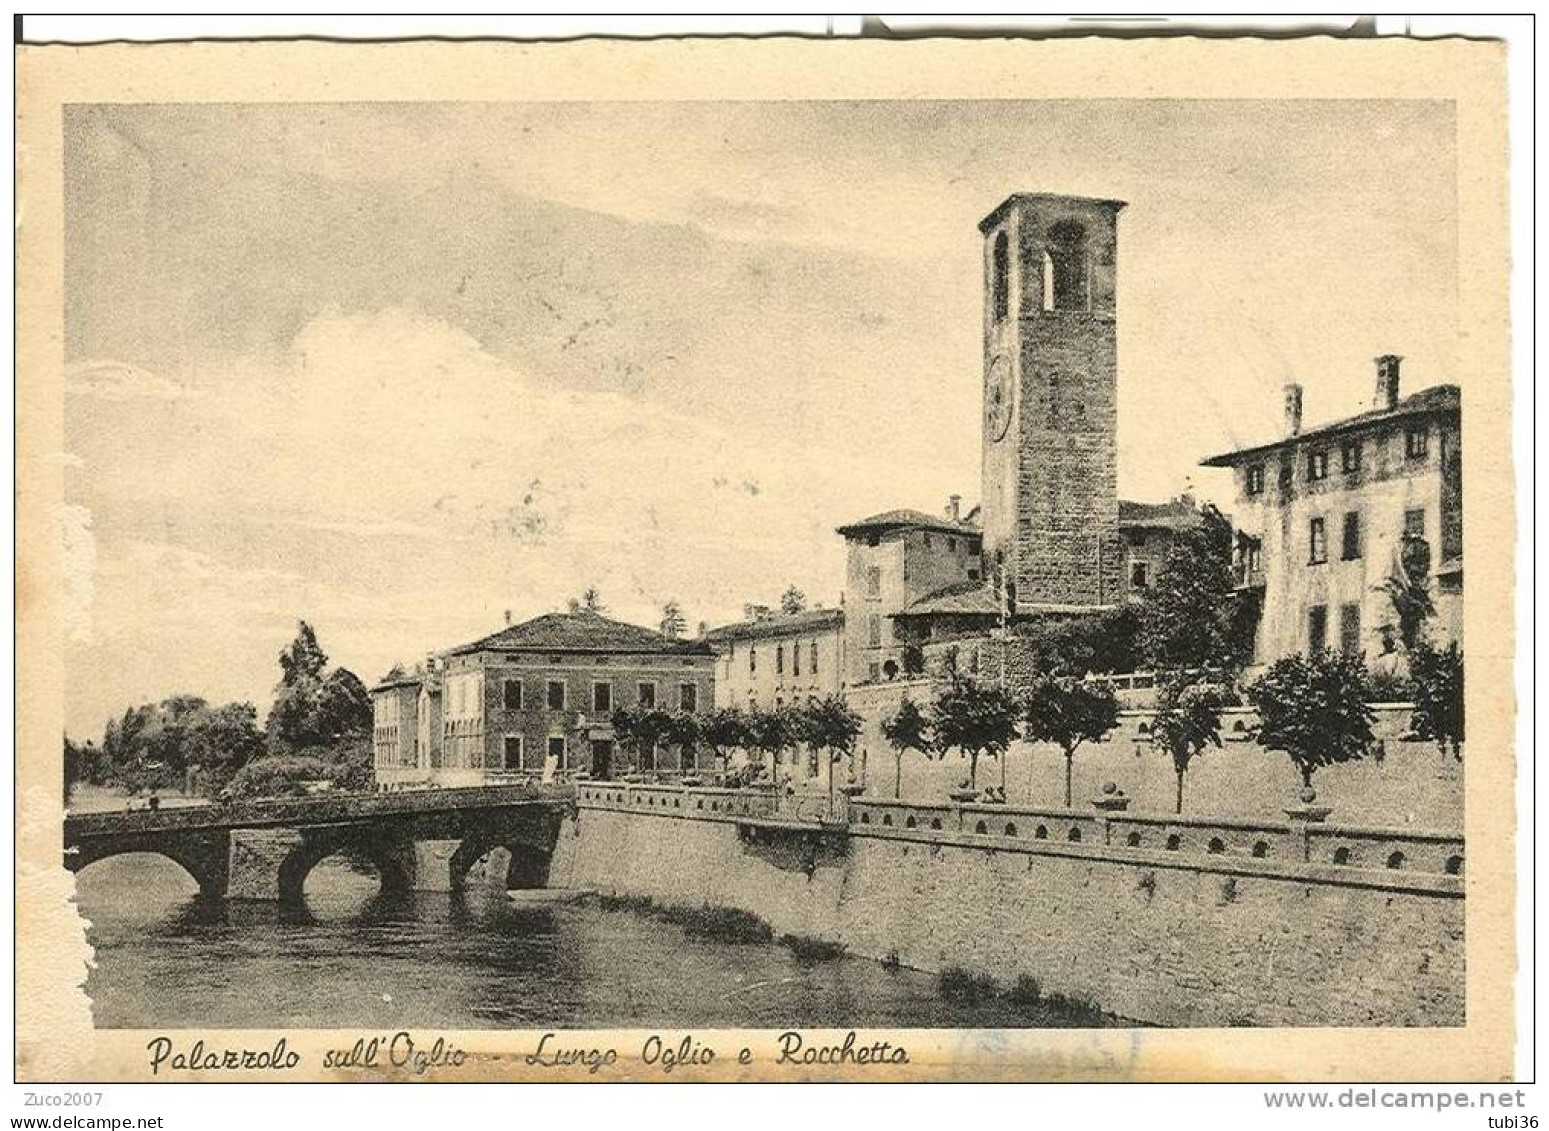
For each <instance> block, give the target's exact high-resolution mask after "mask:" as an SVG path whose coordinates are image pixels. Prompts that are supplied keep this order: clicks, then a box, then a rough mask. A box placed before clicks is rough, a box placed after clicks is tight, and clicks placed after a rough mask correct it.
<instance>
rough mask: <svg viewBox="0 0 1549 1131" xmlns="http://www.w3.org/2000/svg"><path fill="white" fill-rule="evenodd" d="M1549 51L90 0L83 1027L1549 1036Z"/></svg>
mask: <svg viewBox="0 0 1549 1131" xmlns="http://www.w3.org/2000/svg"><path fill="white" fill-rule="evenodd" d="M1503 73H1504V50H1503V48H1502V47H1501V46H1500V45H1498V44H1493V43H1487V42H1477V41H1462V40H1457V41H1434V42H1412V41H1386V40H1359V41H1335V40H1324V39H1318V40H1303V41H1258V40H1248V39H1243V40H1215V41H1195V40H1185V39H1178V40H1166V41H1143V40H1123V41H1103V40H1079V41H1077V40H1057V41H1050V42H1018V41H976V42H957V41H945V40H943V41H921V42H909V43H871V42H809V41H799V40H768V41H759V42H729V41H725V42H722V41H675V42H665V41H663V42H650V43H614V42H575V43H564V44H541V45H539V44H533V45H519V44H491V43H458V44H453V43H415V44H409V43H399V44H376V45H353V46H350V45H343V44H330V43H300V42H298V43H262V44H260V43H249V44H240V43H224V44H213V43H211V44H175V45H171V44H169V45H158V46H101V47H88V48H68V47H23V48H21V49H20V50H19V57H18V142H17V144H18V150H17V162H18V198H19V204H18V215H17V232H18V242H19V252H18V369H17V415H18V457H17V474H18V515H17V532H18V537H17V570H18V584H17V621H18V628H17V649H18V657H19V663H18V670H19V672H20V673H21V675H20V677H19V685H18V692H19V694H18V716H17V732H16V733H17V798H18V800H17V815H16V819H17V853H18V856H17V901H18V902H17V906H18V925H17V930H18V938H17V953H18V962H17V1027H18V1063H17V1074H18V1076H19V1078H21V1079H23V1080H28V1081H45V1080H87V1079H102V1080H156V1081H195V1080H204V1081H208V1080H290V1081H299V1080H339V1081H345V1080H372V1079H393V1078H423V1079H430V1080H448V1081H458V1080H464V1081H465V1080H527V1079H565V1080H575V1081H580V1082H585V1081H597V1080H622V1079H630V1080H671V1081H680V1080H804V1079H806V1080H811V1079H850V1080H926V1079H933V1080H1114V1079H1122V1080H1365V1079H1390V1080H1427V1079H1451V1080H1457V1079H1469V1080H1479V1081H1489V1080H1500V1079H1506V1078H1507V1077H1508V1076H1509V1074H1510V1071H1511V1063H1512V1061H1511V1055H1512V1048H1513V1041H1514V1019H1513V999H1512V993H1513V989H1512V983H1513V978H1514V976H1515V972H1516V962H1517V956H1516V955H1515V953H1514V943H1513V940H1514V938H1515V921H1514V911H1513V908H1514V898H1515V896H1514V893H1515V873H1514V859H1515V856H1514V837H1515V829H1514V828H1513V821H1512V817H1511V813H1512V811H1513V808H1512V804H1513V783H1514V765H1515V757H1516V753H1515V750H1514V745H1513V721H1514V715H1515V708H1514V703H1513V700H1512V693H1511V691H1510V688H1511V686H1512V666H1513V663H1514V658H1515V641H1514V638H1513V632H1512V626H1513V618H1512V610H1513V600H1514V578H1513V574H1512V560H1513V558H1512V554H1513V548H1514V543H1515V538H1516V531H1515V529H1514V525H1513V496H1514V486H1515V480H1514V469H1513V463H1512V453H1511V441H1510V436H1511V420H1512V395H1511V376H1510V368H1509V352H1508V324H1507V318H1506V310H1507V306H1506V296H1507V277H1508V268H1509V254H1508V244H1507V227H1506V219H1507V207H1506V206H1507V200H1506V188H1505V185H1506V179H1505V169H1506V165H1505V161H1506V135H1505V94H1504V79H1503ZM1465 447H1466V448H1467V450H1468V474H1467V476H1466V478H1465V477H1464V476H1463V475H1462V451H1463V449H1464V448H1465ZM1465 514H1466V515H1467V520H1466V522H1465V521H1464V515H1465ZM1465 558H1467V560H1468V562H1469V567H1470V568H1469V583H1468V588H1467V598H1466V602H1465V600H1464V596H1463V593H1464V582H1463V561H1464V559H1465ZM1465 642H1466V644H1467V647H1466V648H1465V647H1464V644H1465ZM1465 655H1466V657H1467V660H1468V667H1467V671H1468V676H1469V678H1468V680H1467V683H1466V696H1465V692H1464V690H1463V686H1464V685H1463V683H1462V673H1463V657H1464V656H1465ZM276 656H278V662H276V659H275V657H276ZM1465 701H1466V707H1467V710H1466V718H1467V735H1466V739H1465V738H1464V734H1463V719H1464V716H1465V712H1464V710H1463V707H1464V703H1465ZM61 735H63V736H64V750H63V752H61V747H60V745H59V743H60V738H61ZM1465 752H1466V753H1467V755H1468V757H1467V758H1466V759H1465V757H1464V755H1465ZM61 760H62V761H61ZM62 762H63V764H62ZM1465 765H1466V775H1465V772H1464V767H1465ZM62 769H63V772H61V770H62ZM1228 1030H1230V1031H1229V1032H1228Z"/></svg>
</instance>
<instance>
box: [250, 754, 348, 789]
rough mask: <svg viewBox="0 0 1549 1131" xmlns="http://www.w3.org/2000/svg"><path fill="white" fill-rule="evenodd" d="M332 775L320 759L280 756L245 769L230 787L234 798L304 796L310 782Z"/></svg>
mask: <svg viewBox="0 0 1549 1131" xmlns="http://www.w3.org/2000/svg"><path fill="white" fill-rule="evenodd" d="M330 774H331V768H330V767H329V765H328V763H326V762H324V761H323V760H322V759H321V758H308V757H301V756H297V755H287V754H277V755H272V756H270V757H267V758H259V759H257V760H256V761H253V762H249V763H248V764H247V765H245V766H243V767H242V768H241V769H240V770H238V771H237V773H236V775H235V776H234V777H233V778H232V779H231V783H230V785H229V786H228V787H227V788H228V789H230V790H231V795H232V796H233V797H245V798H260V797H305V796H306V795H307V793H308V783H310V782H316V781H330V780H332V779H331V777H330Z"/></svg>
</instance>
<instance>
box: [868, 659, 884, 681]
mask: <svg viewBox="0 0 1549 1131" xmlns="http://www.w3.org/2000/svg"><path fill="white" fill-rule="evenodd" d="M866 672H867V675H868V676H869V678H870V679H871V682H872V683H876V682H877V681H878V680H880V679H881V678H882V665H881V664H879V663H877V662H876V661H875V660H873V661H872V662H871V663H870V664H869V665H867V668H866Z"/></svg>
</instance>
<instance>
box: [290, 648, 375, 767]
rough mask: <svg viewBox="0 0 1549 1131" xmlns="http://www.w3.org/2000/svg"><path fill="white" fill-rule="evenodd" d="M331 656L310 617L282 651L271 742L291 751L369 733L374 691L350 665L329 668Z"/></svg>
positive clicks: (324, 744)
mask: <svg viewBox="0 0 1549 1131" xmlns="http://www.w3.org/2000/svg"><path fill="white" fill-rule="evenodd" d="M327 665H328V657H327V655H326V654H324V652H323V650H322V648H321V647H320V646H319V644H318V641H317V634H316V633H315V632H313V630H312V626H311V625H309V624H307V622H306V621H302V622H301V626H300V630H299V631H298V632H297V634H296V639H295V640H293V641H292V642H291V643H290V645H289V646H287V647H286V649H285V650H284V651H283V652H281V653H280V672H281V675H280V682H279V684H278V685H277V686H276V687H275V689H274V703H273V705H272V706H271V707H270V708H269V718H268V724H267V728H266V729H267V731H268V736H269V744H270V746H271V747H272V748H274V749H275V750H276V751H278V752H281V753H291V752H296V751H300V750H303V749H306V748H309V747H314V746H326V745H328V744H330V743H335V742H341V741H344V740H346V739H353V738H360V737H363V736H367V735H369V734H370V733H371V694H370V692H368V691H367V690H366V685H365V684H364V683H362V682H361V680H360V678H359V677H358V676H357V675H355V673H354V672H352V671H350V670H349V669H348V668H335V669H334V670H333V671H331V672H327V674H326V675H325V674H324V673H325V671H326V669H327Z"/></svg>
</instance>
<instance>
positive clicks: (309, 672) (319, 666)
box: [280, 621, 328, 685]
mask: <svg viewBox="0 0 1549 1131" xmlns="http://www.w3.org/2000/svg"><path fill="white" fill-rule="evenodd" d="M327 666H328V654H327V653H326V652H324V651H323V649H322V646H321V645H319V644H318V642H317V633H315V632H314V631H312V626H311V625H310V624H308V623H307V622H306V621H301V622H300V624H299V627H298V629H297V632H296V638H295V639H294V640H292V641H291V642H290V643H289V644H288V645H286V647H285V650H284V651H282V652H281V653H280V671H281V673H282V675H281V682H282V683H284V684H286V685H290V684H296V683H300V682H301V681H303V680H308V679H318V680H320V679H322V677H323V669H324V668H326V667H327Z"/></svg>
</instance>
